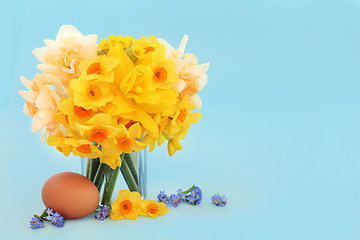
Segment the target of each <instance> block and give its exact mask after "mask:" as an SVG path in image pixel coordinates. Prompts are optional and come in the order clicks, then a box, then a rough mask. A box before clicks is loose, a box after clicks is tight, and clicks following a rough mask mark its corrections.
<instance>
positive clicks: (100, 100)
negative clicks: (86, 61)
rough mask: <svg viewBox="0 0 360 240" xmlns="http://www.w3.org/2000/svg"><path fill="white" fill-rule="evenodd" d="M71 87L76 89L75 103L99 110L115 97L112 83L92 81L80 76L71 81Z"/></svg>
mask: <svg viewBox="0 0 360 240" xmlns="http://www.w3.org/2000/svg"><path fill="white" fill-rule="evenodd" d="M70 87H71V88H72V89H73V90H74V104H75V105H77V106H81V107H83V108H85V109H92V110H93V111H97V110H98V109H99V108H100V107H103V106H105V105H106V103H108V102H110V101H111V100H113V99H114V94H113V93H112V92H111V91H110V84H109V83H106V82H97V83H92V82H91V81H85V80H84V79H82V78H78V79H74V80H72V81H71V83H70Z"/></svg>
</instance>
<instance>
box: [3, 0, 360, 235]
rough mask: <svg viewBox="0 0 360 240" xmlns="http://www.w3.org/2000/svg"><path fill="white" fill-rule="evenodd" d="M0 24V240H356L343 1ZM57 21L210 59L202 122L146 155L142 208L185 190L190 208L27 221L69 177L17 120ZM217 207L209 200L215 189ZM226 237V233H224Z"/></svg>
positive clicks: (78, 14) (43, 5)
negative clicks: (55, 222)
mask: <svg viewBox="0 0 360 240" xmlns="http://www.w3.org/2000/svg"><path fill="white" fill-rule="evenodd" d="M2 8H3V9H2V14H0V20H1V32H2V33H1V40H0V41H1V46H2V47H1V53H2V54H1V55H2V57H1V60H0V61H1V79H2V80H1V85H2V86H1V94H0V101H1V104H0V124H1V134H0V154H1V167H0V181H1V190H2V193H1V198H0V204H1V205H2V207H1V210H0V212H1V218H0V230H1V234H2V238H3V237H4V236H5V237H4V239H35V238H36V239H45V238H48V237H50V238H51V239H60V238H61V239H62V238H67V239H85V238H87V239H105V238H112V239H113V238H119V239H120V238H121V239H155V238H156V239H158V238H162V239H170V238H172V239H187V238H188V237H189V238H190V239H216V238H223V239H224V238H225V239H246V240H248V239H249V240H255V239H261V240H265V239H269V240H304V239H306V240H320V239H324V240H325V239H326V240H358V239H360V228H359V227H360V187H359V186H360V163H359V158H360V151H359V149H360V148H359V146H360V94H359V93H360V71H359V70H360V68H359V66H360V5H359V1H355V0H309V1H307V0H302V1H300V0H292V1H290V0H288V1H285V0H284V1H280V0H279V1H275V0H272V1H271V0H248V1H245V0H237V1H103V2H101V1H69V0H62V1H39V0H28V1H11V2H10V1H6V3H3V4H2ZM63 24H73V25H74V26H76V27H77V28H78V29H79V30H80V31H81V32H82V33H83V34H84V35H88V34H97V35H99V40H100V39H101V38H106V37H108V36H109V35H112V34H113V35H132V36H134V37H137V38H139V37H141V36H142V35H144V36H146V37H148V36H150V35H155V36H157V37H161V38H164V39H166V40H167V41H168V42H169V43H170V44H172V45H173V46H174V47H177V46H178V45H179V43H180V41H181V38H182V36H183V35H184V34H187V35H188V36H189V42H188V44H187V47H186V52H189V53H194V54H195V55H196V56H197V58H198V60H199V62H200V63H206V62H210V70H209V71H208V80H209V83H208V85H207V86H206V87H205V88H204V89H203V90H202V91H201V92H200V94H199V95H200V97H201V98H202V100H203V108H202V109H201V113H202V114H203V118H202V120H201V121H200V122H199V123H198V124H196V125H193V126H192V127H191V128H190V131H189V134H188V136H187V137H186V138H185V139H184V140H183V141H182V142H181V143H182V145H183V147H184V149H183V150H182V151H179V152H177V153H176V154H175V156H173V157H172V158H170V157H168V156H167V150H166V147H165V146H163V147H160V148H158V149H156V150H155V151H154V152H153V153H151V154H150V155H149V166H148V174H149V177H148V181H149V198H152V199H155V198H156V195H157V193H158V192H159V191H160V190H166V192H167V193H172V192H175V191H176V190H177V189H178V188H183V189H185V188H187V187H190V186H191V185H192V184H196V185H198V186H200V187H201V188H202V189H203V192H204V200H203V203H202V204H201V205H199V206H196V207H194V206H190V205H185V204H183V205H180V206H179V207H178V208H176V209H175V208H172V207H169V208H170V212H169V213H168V214H167V215H164V216H161V217H159V218H157V219H150V218H143V217H142V218H138V220H136V221H130V220H123V221H111V220H106V221H104V222H98V221H95V220H94V219H93V216H90V217H87V218H84V219H81V220H72V221H70V220H69V221H66V223H65V227H64V228H62V229H58V228H55V227H52V226H50V224H46V225H47V226H46V227H45V229H40V230H36V231H33V230H31V229H30V228H29V221H30V219H31V217H32V215H33V214H40V213H41V212H42V211H43V209H44V206H43V204H42V201H41V196H40V192H41V188H42V185H43V184H44V182H45V181H46V180H47V179H48V178H49V177H50V176H52V175H53V174H56V173H58V172H62V171H76V172H78V171H79V169H80V161H79V159H78V158H77V157H68V158H65V157H64V156H63V155H62V154H61V153H58V152H57V151H56V150H55V149H54V148H53V147H50V146H48V145H45V144H42V143H40V140H39V134H32V133H31V130H30V127H31V119H30V117H28V116H26V115H25V114H23V113H22V106H23V104H24V100H23V99H22V98H21V97H20V96H19V94H18V91H19V90H20V89H21V90H25V88H24V87H23V86H22V85H21V83H20V80H19V77H20V75H24V76H25V77H26V78H28V79H32V78H33V76H34V75H35V73H37V72H39V70H37V69H36V65H37V64H38V63H39V62H38V61H37V59H36V58H35V57H34V56H33V55H32V53H31V51H32V50H33V49H35V48H38V47H42V46H44V43H43V42H42V41H43V39H55V37H56V34H57V31H58V29H59V28H60V26H61V25H63ZM217 192H218V193H220V194H222V195H226V196H227V197H228V201H229V203H228V206H226V207H225V208H216V207H214V206H212V205H211V204H210V197H211V195H213V194H215V193H217ZM235 236H237V237H235Z"/></svg>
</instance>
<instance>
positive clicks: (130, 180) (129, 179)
mask: <svg viewBox="0 0 360 240" xmlns="http://www.w3.org/2000/svg"><path fill="white" fill-rule="evenodd" d="M123 158H124V157H123V156H122V160H123ZM120 170H121V173H122V175H123V176H124V179H125V182H126V184H127V185H128V188H129V190H130V191H136V192H139V187H138V185H137V184H136V181H135V179H134V177H133V175H132V174H131V171H130V168H129V166H128V165H127V163H126V161H121V168H120ZM139 193H140V192H139Z"/></svg>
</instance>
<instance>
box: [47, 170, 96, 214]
mask: <svg viewBox="0 0 360 240" xmlns="http://www.w3.org/2000/svg"><path fill="white" fill-rule="evenodd" d="M41 197H42V200H43V202H44V205H45V206H46V207H47V208H52V209H53V210H54V212H58V213H60V214H61V215H62V216H63V217H64V218H65V219H77V218H83V217H86V216H88V215H90V214H91V213H92V212H94V211H95V209H96V208H97V206H98V204H99V201H100V196H99V192H98V190H97V188H96V186H95V185H94V184H93V182H92V181H90V180H89V179H88V178H86V177H84V176H83V175H80V174H78V173H73V172H62V173H58V174H55V175H54V176H52V177H50V178H49V179H48V180H47V181H46V182H45V184H44V186H43V188H42V191H41Z"/></svg>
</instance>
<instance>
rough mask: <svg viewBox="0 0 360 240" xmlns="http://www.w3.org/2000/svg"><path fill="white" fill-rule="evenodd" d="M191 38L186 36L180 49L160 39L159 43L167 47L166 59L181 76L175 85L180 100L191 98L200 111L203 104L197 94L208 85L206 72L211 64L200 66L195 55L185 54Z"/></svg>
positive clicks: (191, 101)
mask: <svg viewBox="0 0 360 240" xmlns="http://www.w3.org/2000/svg"><path fill="white" fill-rule="evenodd" d="M188 40H189V37H188V36H187V35H184V37H183V39H182V40H181V43H180V46H179V49H174V48H173V47H172V46H171V45H170V44H169V43H168V42H167V41H165V40H164V39H161V38H159V39H158V41H159V42H160V43H161V44H163V45H164V46H165V49H166V57H167V58H170V59H172V60H173V61H174V63H175V71H176V72H177V73H178V74H179V81H177V82H176V83H174V85H173V87H174V88H175V89H176V90H177V91H178V92H179V93H180V96H179V98H180V99H182V98H183V97H184V96H185V95H188V96H189V98H190V99H189V101H190V103H192V104H194V105H195V107H196V108H198V109H200V108H201V105H202V102H201V99H200V97H199V96H198V95H197V94H196V93H197V92H199V91H200V90H201V89H203V87H205V85H206V84H207V82H208V81H207V75H206V72H207V71H208V69H209V66H210V64H209V63H206V64H200V65H199V64H198V60H197V58H196V57H195V55H193V54H184V51H185V46H186V43H187V41H188Z"/></svg>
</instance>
